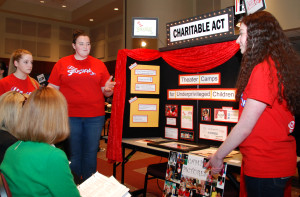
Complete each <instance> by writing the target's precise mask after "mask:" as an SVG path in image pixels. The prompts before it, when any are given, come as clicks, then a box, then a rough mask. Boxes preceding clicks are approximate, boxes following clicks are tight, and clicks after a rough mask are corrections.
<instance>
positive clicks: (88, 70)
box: [67, 66, 96, 76]
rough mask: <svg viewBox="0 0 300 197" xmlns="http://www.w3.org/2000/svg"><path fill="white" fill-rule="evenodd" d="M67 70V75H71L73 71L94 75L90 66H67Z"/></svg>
mask: <svg viewBox="0 0 300 197" xmlns="http://www.w3.org/2000/svg"><path fill="white" fill-rule="evenodd" d="M67 72H68V73H69V74H68V76H71V75H73V74H74V73H76V74H79V75H81V74H84V73H90V75H96V73H94V72H93V71H92V70H91V69H90V68H89V69H78V68H75V67H74V66H68V70H67Z"/></svg>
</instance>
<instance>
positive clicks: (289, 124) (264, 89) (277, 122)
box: [240, 61, 297, 178]
mask: <svg viewBox="0 0 300 197" xmlns="http://www.w3.org/2000/svg"><path fill="white" fill-rule="evenodd" d="M271 62H272V66H271V69H270V67H269V65H268V63H267V62H266V61H264V62H262V63H260V64H258V65H257V66H255V68H254V69H253V71H252V73H251V76H250V79H249V81H248V84H247V86H246V88H245V91H244V92H243V95H242V98H241V102H240V114H241V113H242V111H243V108H244V106H245V103H246V102H247V98H251V99H255V100H257V101H260V102H263V103H266V104H267V107H266V109H265V111H264V112H263V113H262V115H261V117H260V118H259V119H258V121H257V123H256V125H255V127H254V128H253V130H252V132H251V134H250V135H249V136H248V137H247V138H246V139H245V140H244V142H243V143H241V144H240V151H241V153H242V154H243V162H244V174H245V175H247V176H252V177H257V178H276V177H277V178H278V177H287V176H292V175H294V174H295V172H296V163H297V161H296V160H297V156H296V141H295V138H294V137H293V136H291V135H290V134H291V132H293V129H294V125H295V119H294V117H293V115H292V114H291V112H290V111H289V110H288V109H287V108H286V101H283V103H282V104H279V102H278V96H277V92H278V87H277V84H278V78H277V75H276V68H275V66H274V63H273V61H271ZM270 71H271V74H270Z"/></svg>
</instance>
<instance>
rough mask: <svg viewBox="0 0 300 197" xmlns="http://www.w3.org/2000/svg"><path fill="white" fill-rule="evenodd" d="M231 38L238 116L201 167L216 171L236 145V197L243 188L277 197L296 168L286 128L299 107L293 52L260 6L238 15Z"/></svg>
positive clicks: (292, 141)
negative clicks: (237, 56)
mask: <svg viewBox="0 0 300 197" xmlns="http://www.w3.org/2000/svg"><path fill="white" fill-rule="evenodd" d="M236 42H237V43H238V44H239V45H240V49H241V53H242V54H243V58H242V63H241V69H240V74H239V77H238V81H237V94H236V99H237V100H239V101H240V107H239V109H240V110H239V116H240V117H239V121H238V123H237V124H236V125H235V127H234V128H233V129H232V130H231V132H230V134H229V135H228V136H227V138H226V140H225V141H224V142H223V144H222V145H221V146H220V148H219V149H218V151H217V152H216V153H215V154H214V155H212V156H211V157H210V160H209V163H208V164H207V166H208V165H209V166H211V167H212V168H211V170H212V172H213V173H218V172H220V171H221V169H222V166H223V159H224V158H225V156H226V155H227V154H229V153H230V152H231V151H232V150H233V149H235V148H236V147H237V146H239V148H240V151H241V153H242V155H243V161H242V168H241V169H242V170H243V171H242V172H241V175H242V176H241V181H240V184H241V186H240V192H241V193H240V196H244V195H245V192H246V193H247V195H248V197H251V196H272V197H275V196H276V197H277V196H278V197H279V196H280V197H282V196H284V192H285V188H286V187H287V184H288V183H289V180H290V178H289V177H291V176H293V175H294V174H295V173H296V162H297V155H296V141H295V138H294V137H293V136H292V135H291V133H292V132H293V130H294V126H295V118H294V114H297V113H299V109H300V106H299V104H300V102H299V99H300V91H299V84H300V81H299V65H300V60H299V56H298V55H297V53H296V52H295V50H294V49H293V48H292V47H291V44H290V42H289V40H288V38H287V37H286V36H285V34H284V32H283V30H282V28H281V27H280V25H279V22H278V21H277V20H276V18H275V17H274V16H273V15H272V14H270V13H269V12H266V11H258V12H256V13H253V14H250V15H247V16H245V17H243V18H242V20H241V23H240V35H239V37H238V39H237V41H236ZM286 191H287V190H286ZM286 194H287V193H286Z"/></svg>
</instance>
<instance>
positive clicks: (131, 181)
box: [97, 140, 300, 197]
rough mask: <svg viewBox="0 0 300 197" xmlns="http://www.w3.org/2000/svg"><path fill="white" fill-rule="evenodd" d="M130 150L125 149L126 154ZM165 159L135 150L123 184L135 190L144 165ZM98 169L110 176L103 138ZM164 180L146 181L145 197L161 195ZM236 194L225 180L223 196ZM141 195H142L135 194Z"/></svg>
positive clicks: (298, 187)
mask: <svg viewBox="0 0 300 197" xmlns="http://www.w3.org/2000/svg"><path fill="white" fill-rule="evenodd" d="M129 152H130V150H126V151H125V153H126V155H127V154H128V153H129ZM165 161H167V159H166V158H162V157H158V156H155V155H150V154H146V153H142V152H136V153H135V154H134V155H133V156H132V157H131V158H130V160H129V162H128V163H126V165H125V185H126V187H128V188H130V191H131V192H132V191H136V190H138V189H142V188H143V187H144V179H145V174H146V167H147V166H148V165H149V164H152V163H159V162H165ZM97 169H98V171H99V172H100V173H101V174H103V175H105V176H108V177H109V176H112V174H113V164H111V163H109V162H108V161H107V159H106V143H105V141H104V140H101V141H100V151H99V152H98V164H97ZM116 179H117V180H118V181H119V182H121V165H119V166H118V167H117V174H116ZM163 185H164V181H161V180H157V179H152V180H149V181H148V187H147V195H146V196H147V197H161V196H162V189H163ZM292 186H293V187H292V197H300V182H299V180H298V174H296V175H295V176H293V177H292ZM235 196H238V192H237V191H236V190H235V189H234V187H233V185H232V183H231V182H230V181H228V180H227V182H225V192H224V197H235ZM136 197H142V195H136Z"/></svg>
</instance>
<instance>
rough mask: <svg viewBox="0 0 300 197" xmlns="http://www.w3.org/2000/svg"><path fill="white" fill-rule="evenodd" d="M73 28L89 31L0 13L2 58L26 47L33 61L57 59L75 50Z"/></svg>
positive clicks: (66, 24) (78, 27)
mask: <svg viewBox="0 0 300 197" xmlns="http://www.w3.org/2000/svg"><path fill="white" fill-rule="evenodd" d="M74 29H82V30H85V31H86V32H89V29H88V28H86V27H82V26H74V25H71V24H68V23H61V22H55V21H50V20H43V19H38V18H32V17H26V16H20V15H15V14H9V13H3V12H0V43H1V45H0V57H2V58H9V57H10V55H11V53H12V52H13V51H14V50H15V49H18V48H25V49H27V50H29V51H31V52H32V54H33V58H34V60H40V61H49V62H56V61H57V60H58V59H59V58H61V57H63V56H65V55H69V54H71V53H72V45H71V43H72V31H73V30H74Z"/></svg>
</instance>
